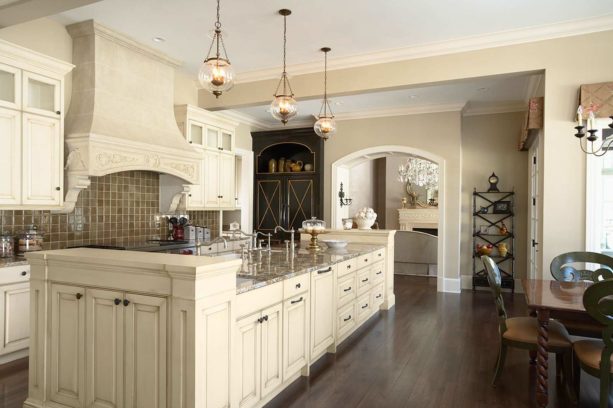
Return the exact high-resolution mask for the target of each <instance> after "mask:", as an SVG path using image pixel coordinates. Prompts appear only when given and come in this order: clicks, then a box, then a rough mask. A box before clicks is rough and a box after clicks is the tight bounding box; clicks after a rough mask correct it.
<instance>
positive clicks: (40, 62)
mask: <svg viewBox="0 0 613 408" xmlns="http://www.w3.org/2000/svg"><path fill="white" fill-rule="evenodd" d="M0 55H2V58H3V62H5V63H10V65H13V66H15V67H17V68H21V69H25V70H30V71H36V70H44V71H47V72H50V73H52V74H53V75H54V76H60V77H64V76H65V75H66V74H68V73H69V72H70V71H72V69H73V68H74V65H73V64H71V63H69V62H66V61H62V60H59V59H57V58H53V57H50V56H48V55H45V54H41V53H40V52H36V51H32V50H30V49H28V48H25V47H22V46H20V45H17V44H13V43H12V42H8V41H5V40H1V39H0Z"/></svg>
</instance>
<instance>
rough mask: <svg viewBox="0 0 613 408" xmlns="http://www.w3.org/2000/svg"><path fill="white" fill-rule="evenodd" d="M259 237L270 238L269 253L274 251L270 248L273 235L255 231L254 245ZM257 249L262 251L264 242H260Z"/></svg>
mask: <svg viewBox="0 0 613 408" xmlns="http://www.w3.org/2000/svg"><path fill="white" fill-rule="evenodd" d="M258 235H262V236H264V237H267V238H268V252H270V251H271V250H272V248H271V247H270V237H272V234H271V233H270V232H269V233H268V234H265V233H263V232H261V231H253V239H254V243H257V238H258ZM256 248H257V249H262V241H260V244H259V245H256Z"/></svg>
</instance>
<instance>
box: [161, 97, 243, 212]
mask: <svg viewBox="0 0 613 408" xmlns="http://www.w3.org/2000/svg"><path fill="white" fill-rule="evenodd" d="M175 117H176V119H177V125H178V126H179V129H180V130H181V131H182V133H183V135H184V136H185V139H186V140H187V141H188V142H189V143H190V144H192V145H193V146H194V147H196V148H198V151H199V152H200V153H201V154H202V173H201V175H200V176H201V177H200V180H201V183H200V184H199V185H192V186H190V192H189V193H188V197H187V200H186V209H187V210H222V209H234V208H235V207H236V162H235V161H236V160H235V154H234V129H235V127H236V126H237V125H238V124H237V123H234V122H231V121H228V120H227V119H225V118H223V117H221V116H220V115H219V114H217V113H215V112H208V111H206V110H204V109H201V108H198V107H195V106H190V105H178V106H175ZM165 184H168V182H167V181H166V180H165ZM169 187H170V186H168V185H165V186H164V188H169ZM174 187H175V188H174V190H175V191H181V189H180V188H179V187H180V186H174ZM171 188H172V187H171Z"/></svg>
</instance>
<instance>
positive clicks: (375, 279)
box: [370, 262, 385, 285]
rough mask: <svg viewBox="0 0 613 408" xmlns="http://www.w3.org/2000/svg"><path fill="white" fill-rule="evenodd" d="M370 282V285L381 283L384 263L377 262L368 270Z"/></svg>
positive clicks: (383, 278) (383, 274) (383, 277)
mask: <svg viewBox="0 0 613 408" xmlns="http://www.w3.org/2000/svg"><path fill="white" fill-rule="evenodd" d="M370 273H371V274H370V280H371V281H372V284H373V285H375V284H377V283H381V282H383V281H384V280H385V262H377V263H376V264H374V265H373V266H372V267H371V268H370Z"/></svg>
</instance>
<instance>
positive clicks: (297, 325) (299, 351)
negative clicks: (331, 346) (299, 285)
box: [283, 292, 309, 381]
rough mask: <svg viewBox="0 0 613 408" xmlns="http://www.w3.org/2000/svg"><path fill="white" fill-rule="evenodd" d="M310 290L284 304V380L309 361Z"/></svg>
mask: <svg viewBox="0 0 613 408" xmlns="http://www.w3.org/2000/svg"><path fill="white" fill-rule="evenodd" d="M308 327H309V321H308V292H307V293H303V294H301V295H298V296H295V297H294V298H292V299H289V300H287V301H285V304H284V305H283V381H287V380H288V379H289V378H290V377H291V376H293V375H294V374H296V373H297V372H299V371H300V370H301V369H302V367H304V366H305V365H306V364H307V362H308V352H309V350H308V347H307V344H308Z"/></svg>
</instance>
